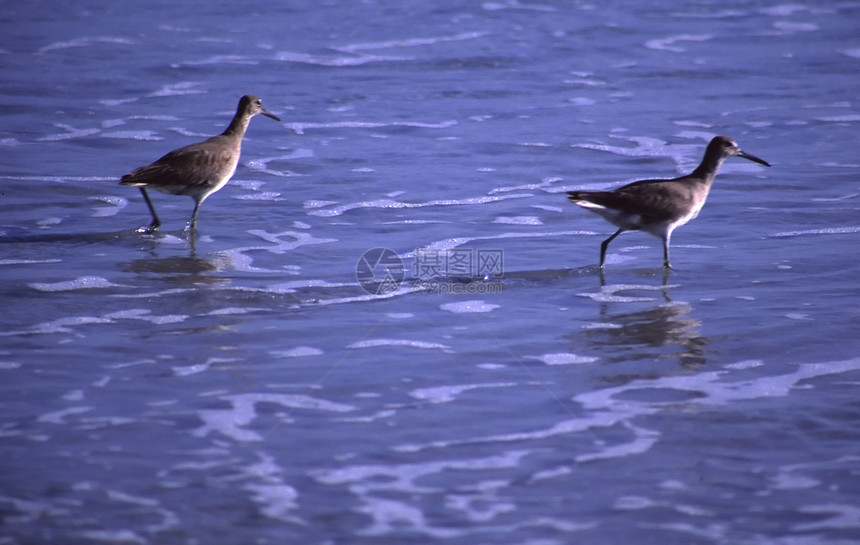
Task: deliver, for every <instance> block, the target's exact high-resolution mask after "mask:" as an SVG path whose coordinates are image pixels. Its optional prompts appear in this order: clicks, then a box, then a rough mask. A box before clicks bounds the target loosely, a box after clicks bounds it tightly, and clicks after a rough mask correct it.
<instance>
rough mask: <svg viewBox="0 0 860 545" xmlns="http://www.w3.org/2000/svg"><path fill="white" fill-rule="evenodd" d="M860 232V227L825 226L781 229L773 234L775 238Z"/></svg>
mask: <svg viewBox="0 0 860 545" xmlns="http://www.w3.org/2000/svg"><path fill="white" fill-rule="evenodd" d="M853 233H860V227H823V228H821V229H804V230H800V231H781V232H779V233H774V234H772V235H771V236H772V237H774V238H783V237H797V236H802V235H850V234H853Z"/></svg>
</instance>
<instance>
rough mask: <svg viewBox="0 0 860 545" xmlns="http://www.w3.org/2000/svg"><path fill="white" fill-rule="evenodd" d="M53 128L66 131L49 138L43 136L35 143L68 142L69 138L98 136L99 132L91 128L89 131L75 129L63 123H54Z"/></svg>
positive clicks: (99, 130)
mask: <svg viewBox="0 0 860 545" xmlns="http://www.w3.org/2000/svg"><path fill="white" fill-rule="evenodd" d="M54 126H55V127H57V128H58V129H63V130H64V131H66V132H65V133H61V134H52V135H49V136H43V137H41V138H37V139H36V141H37V142H56V141H58V140H69V139H71V138H81V137H84V136H91V135H93V134H98V133H99V132H101V129H96V128H91V129H77V128H75V127H72V126H71V125H68V124H65V123H54Z"/></svg>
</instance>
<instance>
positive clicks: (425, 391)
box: [409, 382, 518, 403]
mask: <svg viewBox="0 0 860 545" xmlns="http://www.w3.org/2000/svg"><path fill="white" fill-rule="evenodd" d="M512 386H518V384H517V383H514V382H489V383H483V384H458V385H452V386H435V387H430V388H418V389H417V390H412V391H411V392H409V395H410V396H412V397H414V398H415V399H420V400H422V401H429V402H430V403H449V402H451V401H454V400H455V399H456V398H457V397H458V396H459V395H460V394H462V393H465V392H469V391H471V390H476V389H479V388H509V387H512Z"/></svg>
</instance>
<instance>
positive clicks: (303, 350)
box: [269, 346, 323, 358]
mask: <svg viewBox="0 0 860 545" xmlns="http://www.w3.org/2000/svg"><path fill="white" fill-rule="evenodd" d="M269 354H271V355H273V356H275V357H277V358H306V357H308V356H321V355H322V354H323V351H322V350H320V349H319V348H314V347H312V346H297V347H295V348H290V349H289V350H272V351H270V352H269Z"/></svg>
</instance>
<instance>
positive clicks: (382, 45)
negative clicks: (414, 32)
mask: <svg viewBox="0 0 860 545" xmlns="http://www.w3.org/2000/svg"><path fill="white" fill-rule="evenodd" d="M489 34H490V33H489V32H463V33H460V34H452V35H450V36H431V37H428V38H405V39H402V40H386V41H383V42H367V43H358V44H352V45H344V46H339V47H337V48H336V49H337V50H338V51H344V52H347V53H355V52H357V51H367V50H377V49H392V48H404V47H419V46H426V45H435V44H438V43H445V42H461V41H466V40H474V39H476V38H482V37H484V36H487V35H489Z"/></svg>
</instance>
